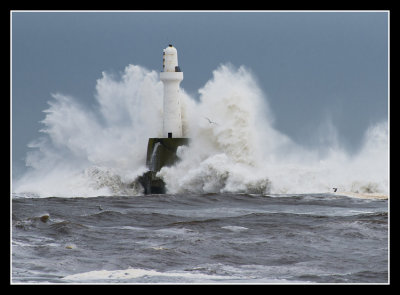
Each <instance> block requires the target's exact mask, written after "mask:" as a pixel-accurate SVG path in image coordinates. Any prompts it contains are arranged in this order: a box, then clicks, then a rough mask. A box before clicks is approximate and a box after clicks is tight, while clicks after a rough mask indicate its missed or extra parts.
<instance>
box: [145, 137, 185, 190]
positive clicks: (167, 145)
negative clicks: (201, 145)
mask: <svg viewBox="0 0 400 295" xmlns="http://www.w3.org/2000/svg"><path fill="white" fill-rule="evenodd" d="M188 144H189V138H183V137H181V138H171V137H168V138H149V142H148V145H147V158H146V165H147V167H148V168H149V171H147V172H146V173H144V174H143V175H142V176H140V177H139V179H138V180H139V183H140V184H141V185H142V186H143V188H144V193H145V194H165V193H166V188H165V183H164V181H163V180H162V179H161V178H159V177H157V176H156V174H157V172H158V171H160V170H161V168H162V167H165V166H172V165H174V164H175V163H176V162H177V161H178V160H179V158H178V157H177V155H176V150H177V149H178V147H179V146H182V145H188Z"/></svg>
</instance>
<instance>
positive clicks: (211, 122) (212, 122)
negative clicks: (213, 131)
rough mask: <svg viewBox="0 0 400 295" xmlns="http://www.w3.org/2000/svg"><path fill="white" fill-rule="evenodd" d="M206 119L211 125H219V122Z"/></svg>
mask: <svg viewBox="0 0 400 295" xmlns="http://www.w3.org/2000/svg"><path fill="white" fill-rule="evenodd" d="M204 119H207V120H208V122H209V123H210V124H216V125H219V124H218V123H217V122H214V121H211V120H210V119H209V118H207V117H204Z"/></svg>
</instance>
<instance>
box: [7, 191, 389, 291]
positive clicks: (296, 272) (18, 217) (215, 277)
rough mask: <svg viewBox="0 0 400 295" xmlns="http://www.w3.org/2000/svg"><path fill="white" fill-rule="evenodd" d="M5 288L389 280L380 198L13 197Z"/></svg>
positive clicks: (383, 205) (384, 209)
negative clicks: (8, 285) (9, 283)
mask: <svg viewBox="0 0 400 295" xmlns="http://www.w3.org/2000/svg"><path fill="white" fill-rule="evenodd" d="M11 207H12V248H11V254H12V257H11V280H12V283H13V284H19V283H23V284H37V283H40V284H82V283H84V284H171V283H172V284H315V283H317V284H318V283H341V284H348V283H350V284H353V283H362V284H363V283H374V284H375V283H384V284H385V283H386V284H387V283H388V281H389V274H388V258H389V252H388V200H379V199H358V198H350V197H347V196H340V195H333V194H296V195H282V194H279V195H253V194H182V195H170V194H167V195H146V196H113V197H110V196H108V197H101V196H100V197H92V198H60V197H51V198H39V197H37V196H33V195H32V196H31V195H22V194H13V195H12V199H11Z"/></svg>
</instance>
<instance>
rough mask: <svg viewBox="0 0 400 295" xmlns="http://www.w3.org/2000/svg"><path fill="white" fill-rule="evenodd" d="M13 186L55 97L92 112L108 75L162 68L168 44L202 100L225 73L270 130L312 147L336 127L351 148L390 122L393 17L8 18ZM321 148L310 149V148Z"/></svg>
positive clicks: (361, 14)
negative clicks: (254, 87)
mask: <svg viewBox="0 0 400 295" xmlns="http://www.w3.org/2000/svg"><path fill="white" fill-rule="evenodd" d="M11 29H12V31H11V35H12V48H11V49H12V152H13V154H12V156H13V175H18V174H19V173H21V172H22V171H23V167H24V158H25V155H26V152H27V150H28V148H27V144H28V143H29V142H31V141H32V140H34V139H36V138H38V137H39V136H41V134H40V133H39V132H38V131H39V130H40V129H41V128H42V126H41V124H40V123H39V121H41V120H43V119H44V116H45V113H43V112H42V111H43V110H44V109H46V108H47V107H48V104H47V101H50V100H52V97H51V93H62V94H66V95H71V96H73V97H75V98H76V99H77V100H79V101H80V102H81V103H82V104H84V105H87V106H92V105H94V103H95V99H94V93H95V85H96V80H97V79H99V78H101V77H102V74H101V73H102V72H103V71H106V72H111V73H117V74H118V73H120V72H122V71H123V70H124V68H125V67H126V66H127V65H129V64H135V65H141V66H144V67H145V68H147V69H149V70H157V71H160V70H161V68H162V49H163V48H165V47H166V46H168V44H170V43H171V44H173V45H174V46H175V47H176V48H177V49H178V52H179V65H180V67H181V69H182V71H183V72H184V75H185V79H184V80H183V81H182V83H181V87H182V88H184V89H185V91H186V92H187V93H189V94H191V95H192V96H194V97H196V98H198V92H197V91H198V89H199V88H201V87H202V86H204V84H205V83H206V82H207V81H208V80H209V79H210V78H211V77H212V71H213V70H215V69H216V68H217V67H218V66H219V65H220V64H221V63H228V62H229V63H231V64H233V65H234V66H236V67H239V66H241V65H244V66H246V67H247V68H248V69H250V70H251V71H252V73H253V74H254V76H255V77H256V78H257V81H258V84H259V86H260V87H261V89H262V90H263V91H264V93H265V95H266V97H267V98H268V101H269V105H270V107H271V109H272V113H273V114H274V117H275V127H276V128H277V129H278V130H280V131H281V132H283V133H285V134H287V135H288V136H289V137H291V138H292V139H293V140H294V141H296V142H298V143H300V144H303V145H306V146H307V145H312V144H314V143H315V142H313V137H312V136H310V134H312V133H314V132H317V130H318V125H320V124H321V122H324V121H326V118H329V120H331V121H332V123H333V124H334V126H335V127H336V128H337V131H338V134H339V139H340V141H341V143H342V144H343V146H344V147H346V148H347V149H349V150H356V149H357V148H358V147H359V145H360V142H361V139H362V136H363V134H364V131H365V130H366V128H368V126H370V125H371V124H374V123H377V122H379V121H381V120H383V119H386V118H387V117H388V12H386V11H375V12H348V11H346V12H13V13H12V27H11ZM314 139H315V138H314Z"/></svg>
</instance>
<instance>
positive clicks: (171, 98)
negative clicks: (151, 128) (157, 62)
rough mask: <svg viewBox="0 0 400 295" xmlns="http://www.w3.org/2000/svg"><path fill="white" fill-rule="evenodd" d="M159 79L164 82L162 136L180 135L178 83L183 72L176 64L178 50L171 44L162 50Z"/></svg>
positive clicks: (180, 118)
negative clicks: (161, 67) (161, 65)
mask: <svg viewBox="0 0 400 295" xmlns="http://www.w3.org/2000/svg"><path fill="white" fill-rule="evenodd" d="M160 80H161V81H162V82H163V84H164V116H163V137H169V138H172V137H175V138H176V137H182V113H181V102H180V97H179V96H180V93H179V84H180V83H181V81H182V80H183V73H182V72H181V70H180V68H179V66H178V51H177V50H176V48H175V47H174V46H172V45H171V44H170V45H169V46H168V47H167V48H165V49H164V50H163V70H162V72H161V73H160Z"/></svg>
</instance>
